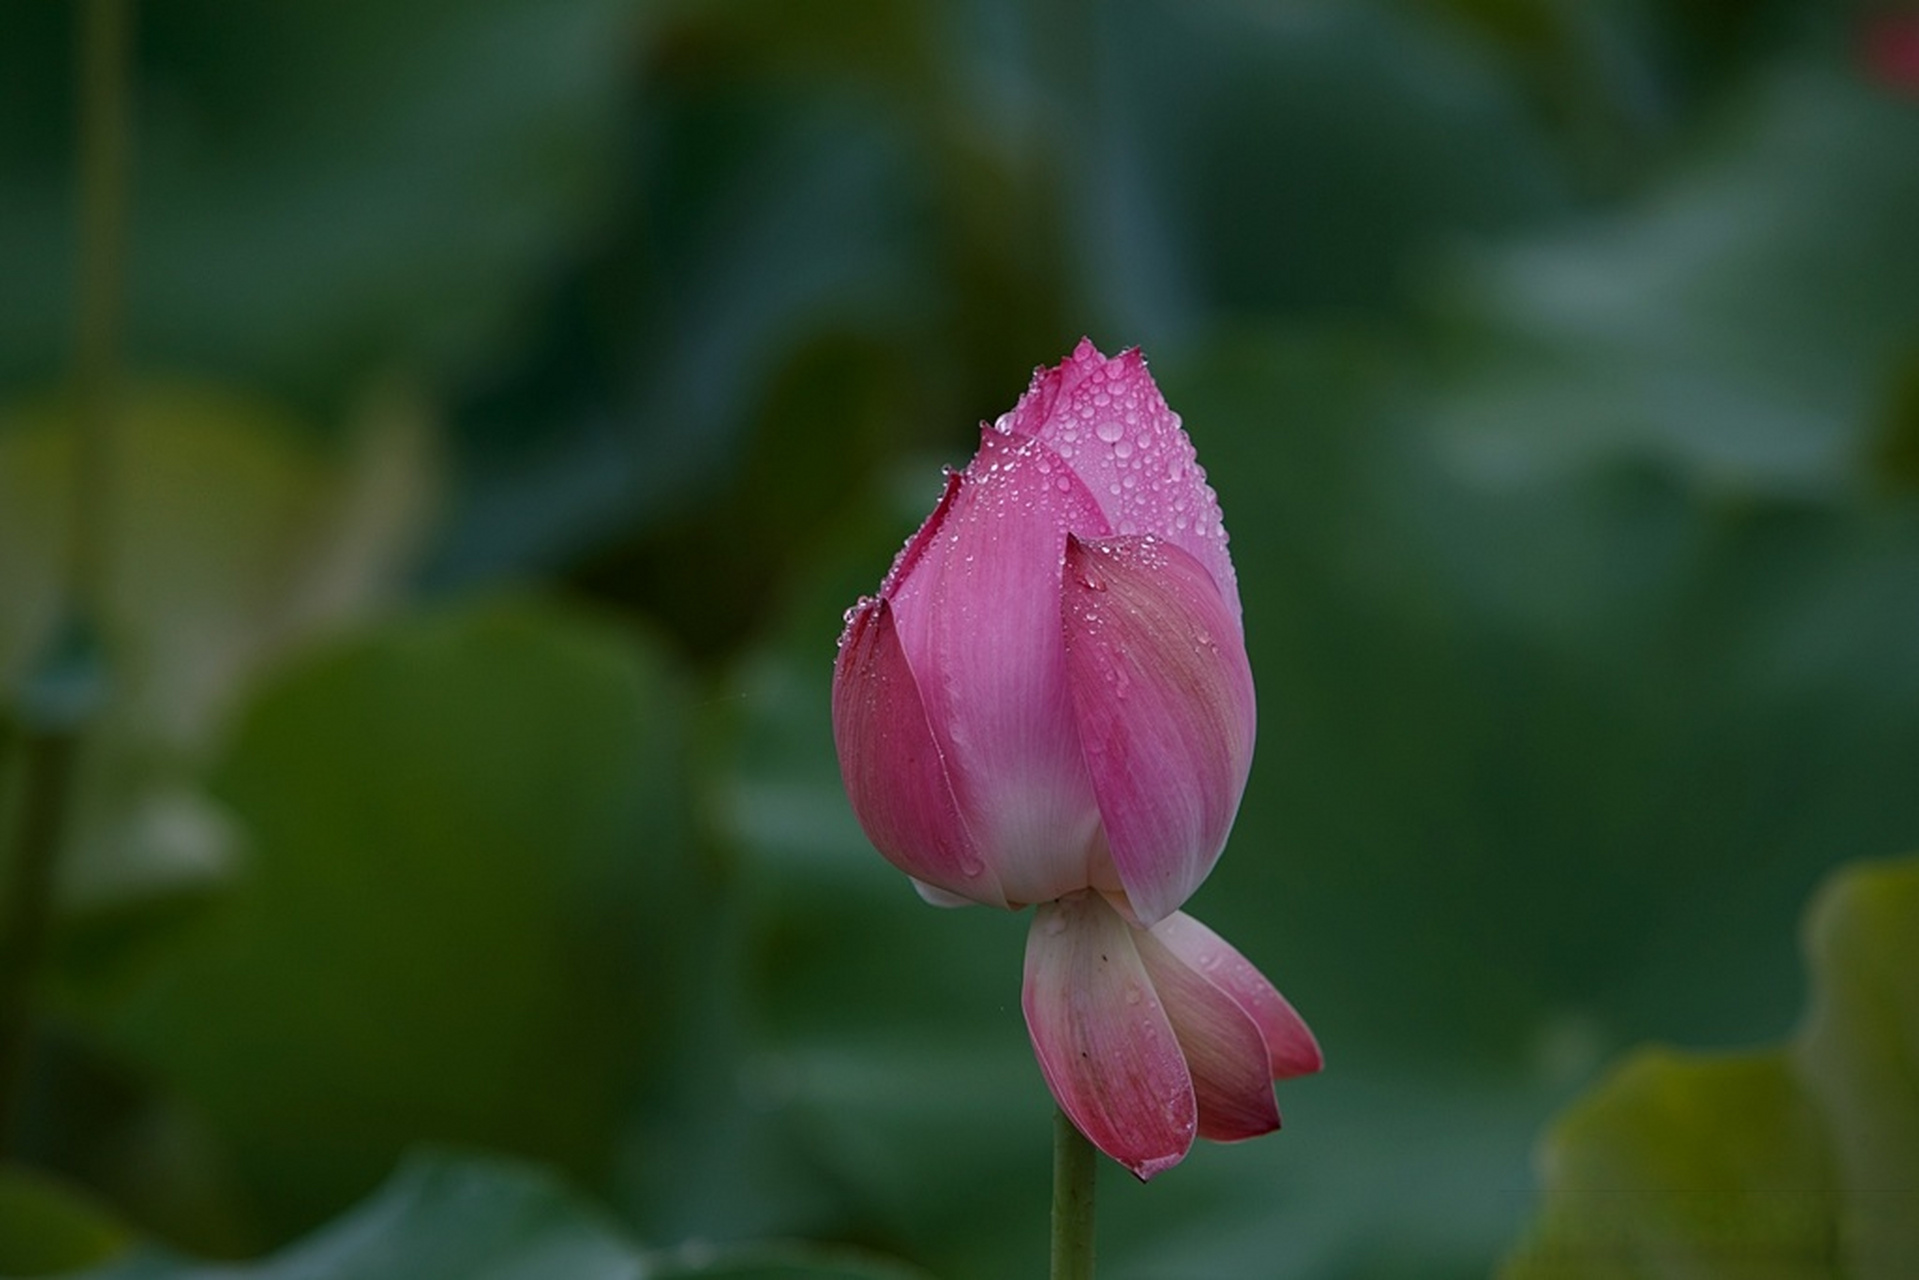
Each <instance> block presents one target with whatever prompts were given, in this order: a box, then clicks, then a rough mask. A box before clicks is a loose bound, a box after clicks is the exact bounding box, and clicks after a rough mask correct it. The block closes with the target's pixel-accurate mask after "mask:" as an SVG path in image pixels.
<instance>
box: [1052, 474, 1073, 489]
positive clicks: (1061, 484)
mask: <svg viewBox="0 0 1919 1280" xmlns="http://www.w3.org/2000/svg"><path fill="white" fill-rule="evenodd" d="M1053 487H1054V488H1056V489H1058V490H1059V491H1060V492H1061V493H1071V492H1072V491H1073V482H1072V481H1071V480H1068V479H1067V478H1066V477H1065V476H1061V477H1060V478H1059V479H1057V480H1055V481H1053Z"/></svg>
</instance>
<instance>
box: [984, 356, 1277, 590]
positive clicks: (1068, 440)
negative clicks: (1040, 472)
mask: <svg viewBox="0 0 1919 1280" xmlns="http://www.w3.org/2000/svg"><path fill="white" fill-rule="evenodd" d="M1000 421H1001V423H1002V424H1004V426H1005V428H1006V429H1008V430H1011V431H1014V432H1017V433H1019V434H1021V435H1026V436H1031V437H1032V438H1034V439H1036V440H1039V441H1041V442H1042V443H1044V444H1046V445H1049V446H1050V447H1051V448H1052V449H1054V450H1055V451H1056V452H1057V453H1059V455H1060V456H1061V457H1063V458H1065V459H1066V460H1067V461H1068V462H1069V463H1070V464H1071V465H1072V467H1073V470H1074V472H1075V473H1076V474H1077V475H1078V476H1079V478H1080V479H1081V480H1082V481H1084V482H1085V484H1086V487H1087V488H1088V489H1089V490H1090V491H1091V492H1092V494H1093V496H1094V498H1095V499H1096V500H1097V501H1098V502H1099V505H1100V509H1101V510H1102V511H1103V512H1104V513H1105V515H1106V520H1107V523H1108V524H1109V525H1110V526H1111V527H1112V529H1113V531H1114V532H1116V533H1122V534H1142V535H1143V534H1151V535H1153V536H1155V537H1158V538H1163V539H1165V540H1166V541H1168V542H1171V543H1172V544H1173V545H1175V546H1177V547H1179V548H1180V549H1182V550H1183V551H1185V552H1186V553H1187V554H1188V555H1190V556H1192V557H1193V558H1194V559H1195V560H1197V561H1199V563H1200V564H1201V565H1202V566H1204V567H1205V569H1206V571H1207V572H1208V573H1209V574H1211V575H1212V577H1213V581H1214V583H1215V584H1216V585H1217V586H1218V588H1219V592H1220V594H1221V595H1222V596H1223V597H1225V600H1226V605H1227V609H1228V611H1229V612H1230V613H1231V614H1232V616H1233V619H1234V622H1235V625H1237V623H1238V619H1239V613H1240V609H1239V586H1238V580H1237V578H1236V577H1235V575H1234V573H1233V560H1232V556H1231V555H1230V554H1229V553H1228V551H1227V548H1226V543H1227V538H1226V528H1225V525H1224V524H1222V523H1221V521H1220V513H1219V498H1218V497H1217V496H1216V495H1215V494H1214V493H1213V489H1212V486H1211V485H1209V484H1208V483H1207V482H1206V471H1205V469H1204V468H1203V467H1201V466H1200V465H1199V460H1198V457H1197V455H1196V454H1195V453H1194V451H1193V442H1192V440H1191V439H1190V438H1188V436H1187V434H1186V431H1185V428H1184V427H1182V426H1181V425H1180V419H1179V415H1178V414H1176V413H1174V412H1173V411H1172V409H1170V408H1169V407H1168V406H1167V404H1166V400H1165V397H1164V396H1162V395H1161V394H1160V391H1159V387H1158V385H1157V384H1156V383H1155V382H1154V381H1153V375H1152V374H1151V373H1149V372H1148V371H1147V368H1146V358H1145V357H1144V356H1142V355H1141V354H1140V352H1139V350H1138V348H1133V349H1130V350H1127V351H1122V352H1120V354H1118V355H1116V356H1114V357H1112V358H1111V359H1110V360H1109V359H1107V358H1106V357H1105V356H1103V355H1101V354H1100V353H1099V350H1098V348H1096V347H1094V346H1093V344H1092V342H1091V341H1090V340H1087V339H1081V340H1080V344H1079V347H1078V348H1077V349H1076V350H1075V351H1074V352H1073V354H1072V355H1071V356H1069V357H1068V358H1067V359H1066V360H1065V361H1063V362H1062V363H1061V364H1060V365H1059V366H1058V367H1057V368H1054V369H1040V370H1037V371H1035V372H1034V374H1033V383H1032V386H1031V387H1030V388H1029V389H1028V390H1027V392H1026V394H1025V396H1023V397H1021V399H1020V402H1019V404H1018V405H1017V406H1016V407H1015V408H1014V410H1013V412H1012V413H1010V414H1008V415H1007V416H1006V417H1004V418H1002V419H1001V420H1000Z"/></svg>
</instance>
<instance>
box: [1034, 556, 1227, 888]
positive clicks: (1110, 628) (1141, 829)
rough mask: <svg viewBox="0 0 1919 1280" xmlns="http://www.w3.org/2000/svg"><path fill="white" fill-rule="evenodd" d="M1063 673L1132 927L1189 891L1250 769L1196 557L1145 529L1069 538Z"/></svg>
mask: <svg viewBox="0 0 1919 1280" xmlns="http://www.w3.org/2000/svg"><path fill="white" fill-rule="evenodd" d="M1060 610H1061V612H1060V619H1061V628H1062V631H1063V633H1064V635H1065V639H1066V644H1065V649H1066V677H1067V682H1068V684H1069V685H1070V687H1071V689H1072V697H1073V710H1074V714H1075V715H1076V716H1077V718H1078V721H1079V734H1080V741H1081V744H1082V746H1083V748H1084V750H1085V753H1086V763H1087V767H1088V771H1089V772H1090V774H1091V777H1092V786H1093V792H1094V794H1095V795H1096V796H1097V797H1098V799H1099V810H1100V816H1101V819H1102V821H1103V822H1104V824H1105V831H1106V838H1107V843H1108V845H1109V846H1110V848H1111V851H1112V859H1113V864H1114V866H1115V867H1116V868H1117V869H1118V872H1119V878H1120V881H1121V882H1122V883H1123V884H1124V885H1125V886H1126V894H1127V897H1128V899H1129V900H1130V902H1131V904H1132V908H1133V911H1134V913H1135V914H1136V915H1137V916H1138V917H1139V920H1140V923H1141V924H1144V925H1152V924H1154V923H1156V922H1157V921H1159V920H1161V919H1163V918H1164V917H1166V916H1167V915H1168V914H1170V913H1171V912H1172V911H1174V910H1175V909H1176V908H1178V906H1179V905H1180V904H1181V903H1182V902H1184V901H1186V899H1187V897H1188V896H1190V895H1191V894H1192V892H1193V890H1194V889H1196V888H1198V887H1199V885H1200V882H1201V881H1203V880H1204V879H1205V878H1206V876H1207V874H1208V873H1209V872H1210V871H1211V870H1212V869H1213V864H1214V862H1216V861H1217V860H1218V858H1219V853H1220V850H1221V849H1222V848H1223V847H1224V846H1225V844H1226V836H1227V833H1228V832H1230V831H1231V830H1232V825H1233V817H1234V815H1235V814H1236V813H1237V812H1238V810H1239V801H1240V796H1241V794H1242V793H1243V792H1244V791H1245V789H1246V774H1247V771H1248V770H1249V769H1250V768H1251V766H1252V758H1253V733H1254V701H1253V676H1252V670H1251V668H1250V667H1249V666H1248V665H1247V661H1246V646H1245V644H1244V642H1243V641H1242V640H1241V638H1240V631H1239V627H1238V623H1237V621H1236V620H1235V619H1234V618H1233V617H1232V616H1231V614H1230V613H1229V612H1228V609H1227V606H1226V602H1225V600H1224V599H1223V598H1222V597H1221V596H1220V593H1219V591H1218V589H1217V588H1216V587H1215V586H1214V585H1213V580H1212V577H1211V575H1209V574H1208V573H1207V572H1206V570H1205V568H1204V567H1202V566H1201V565H1200V564H1199V562H1198V561H1196V560H1194V559H1193V558H1192V557H1191V556H1190V555H1187V554H1186V553H1185V552H1184V551H1181V550H1180V549H1179V548H1178V547H1175V546H1171V545H1169V544H1167V543H1165V542H1162V541H1160V540H1159V539H1157V538H1137V537H1135V538H1128V537H1118V538H1109V539H1103V540H1086V539H1080V538H1077V537H1075V538H1069V539H1068V540H1067V546H1066V572H1065V575H1064V577H1063V579H1062V585H1061V594H1060Z"/></svg>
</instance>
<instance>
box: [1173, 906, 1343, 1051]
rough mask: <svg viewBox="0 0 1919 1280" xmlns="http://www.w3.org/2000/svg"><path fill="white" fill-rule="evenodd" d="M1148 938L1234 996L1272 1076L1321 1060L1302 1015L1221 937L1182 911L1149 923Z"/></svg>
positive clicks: (1317, 1047)
mask: <svg viewBox="0 0 1919 1280" xmlns="http://www.w3.org/2000/svg"><path fill="white" fill-rule="evenodd" d="M1153 937H1154V938H1156V939H1157V940H1158V941H1159V942H1160V943H1162V944H1163V945H1164V946H1165V948H1166V949H1167V950H1168V951H1170V952H1171V953H1172V954H1173V955H1175V956H1177V957H1179V959H1180V960H1182V961H1183V962H1185V964H1187V965H1188V966H1189V967H1191V968H1193V969H1195V970H1197V971H1198V972H1199V973H1200V974H1202V975H1204V976H1205V978H1206V979H1207V980H1208V981H1210V982H1211V983H1212V984H1213V985H1214V986H1216V987H1218V988H1219V989H1220V990H1222V991H1224V992H1225V993H1226V994H1227V995H1229V996H1231V997H1232V998H1233V999H1234V1000H1236V1001H1237V1002H1238V1003H1239V1007H1240V1008H1242V1009H1244V1010H1245V1011H1246V1013H1247V1015H1248V1016H1249V1017H1251V1018H1252V1020H1253V1021H1254V1023H1256V1024H1257V1025H1258V1027H1259V1034H1260V1037H1261V1039H1263V1040H1264V1041H1265V1042H1266V1053H1267V1056H1268V1059H1269V1070H1270V1072H1271V1074H1272V1078H1273V1079H1274V1080H1290V1079H1292V1078H1293V1077H1295V1076H1306V1075H1311V1074H1312V1073H1313V1072H1315V1071H1318V1070H1319V1069H1320V1068H1321V1067H1322V1066H1324V1065H1325V1059H1324V1057H1323V1056H1322V1055H1321V1054H1320V1051H1319V1041H1318V1040H1316V1039H1315V1038H1314V1037H1313V1033H1312V1030H1311V1029H1310V1028H1308V1027H1307V1025H1306V1021H1305V1019H1303V1018H1301V1017H1300V1016H1299V1014H1298V1013H1297V1012H1296V1011H1295V1010H1294V1009H1293V1006H1292V1005H1291V1004H1290V1003H1288V1001H1287V999H1286V997H1285V996H1283V995H1281V994H1279V991H1278V989H1277V988H1275V987H1274V986H1273V984H1272V983H1270V982H1268V981H1267V980H1266V975H1264V974H1262V973H1261V972H1260V971H1259V970H1258V969H1256V968H1255V967H1254V966H1253V962H1252V961H1250V960H1248V959H1247V958H1246V957H1245V956H1243V955H1241V954H1240V953H1239V952H1238V951H1236V950H1234V948H1233V947H1232V945H1231V944H1230V943H1228V942H1227V941H1226V940H1225V939H1224V938H1222V937H1220V936H1219V935H1218V934H1217V933H1214V932H1213V931H1212V930H1211V929H1209V928H1207V927H1206V926H1205V925H1203V924H1201V923H1200V922H1199V921H1197V920H1195V919H1193V917H1191V916H1189V915H1187V914H1186V913H1185V912H1183V911H1176V912H1174V913H1173V914H1172V915H1170V916H1167V917H1166V918H1165V919H1164V920H1161V921H1160V922H1159V923H1158V924H1156V925H1154V926H1153Z"/></svg>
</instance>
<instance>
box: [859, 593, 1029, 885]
mask: <svg viewBox="0 0 1919 1280" xmlns="http://www.w3.org/2000/svg"><path fill="white" fill-rule="evenodd" d="M833 741H834V745H835V746H836V747H837V748H838V753H839V759H840V778H841V779H842V781H844V782H845V784H846V794H847V796H848V798H849V799H851V800H852V802H853V812H854V814H855V815H856V816H857V817H858V818H859V821H860V827H861V829H862V830H864V831H865V832H866V838H867V839H868V840H871V841H872V842H873V847H874V848H876V849H878V850H879V851H880V853H882V854H883V855H885V857H886V860H887V861H888V862H891V863H892V864H893V865H894V866H896V867H898V868H899V869H900V870H901V871H904V872H905V873H906V874H907V875H909V876H911V877H913V878H914V880H916V881H923V882H925V883H927V884H930V885H934V886H937V887H939V888H941V889H944V890H946V891H948V892H950V893H953V894H957V895H959V896H961V897H964V898H967V899H969V900H971V901H973V902H979V903H983V904H985V905H988V906H999V907H1003V906H1005V905H1007V904H1006V895H1005V892H1004V890H1003V889H1002V888H1001V887H1000V883H999V877H998V876H997V875H996V874H995V873H994V871H993V869H992V868H991V867H989V866H987V865H986V862H985V859H984V858H983V857H982V856H981V854H980V852H979V850H978V849H977V847H976V845H975V841H974V839H973V835H972V832H971V830H970V829H969V828H968V825H967V821H966V817H965V815H964V814H962V813H961V812H960V808H959V805H958V803H957V801H956V800H955V798H954V795H953V790H952V787H951V785H950V783H949V782H948V779H947V774H946V764H945V761H944V760H943V759H942V756H941V752H940V748H939V744H938V743H937V742H936V741H935V740H934V737H933V732H932V729H931V727H930V726H929V725H928V724H927V719H926V710H925V707H924V706H923V705H922V703H921V701H920V692H919V685H918V683H917V682H916V681H915V680H914V678H913V672H912V669H911V668H910V667H909V666H908V665H907V662H906V654H905V652H904V650H902V649H901V647H900V643H899V635H898V631H897V628H896V627H895V625H894V621H893V610H892V607H891V606H890V605H889V604H888V602H887V601H886V600H884V599H870V600H865V601H862V602H861V603H860V604H859V606H858V607H857V608H855V609H854V610H853V612H852V614H851V615H850V616H849V617H848V620H847V628H846V634H845V635H844V636H843V637H842V638H841V641H840V652H839V659H838V661H837V662H836V663H835V665H834V669H833Z"/></svg>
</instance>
